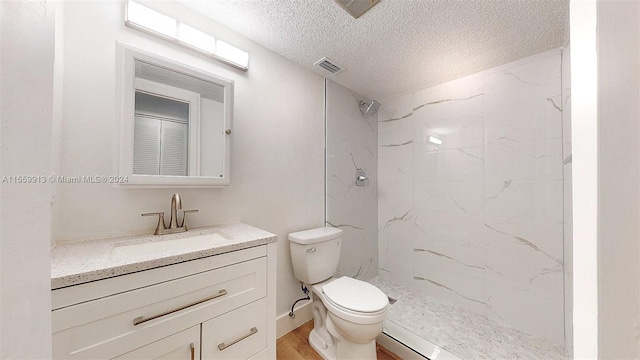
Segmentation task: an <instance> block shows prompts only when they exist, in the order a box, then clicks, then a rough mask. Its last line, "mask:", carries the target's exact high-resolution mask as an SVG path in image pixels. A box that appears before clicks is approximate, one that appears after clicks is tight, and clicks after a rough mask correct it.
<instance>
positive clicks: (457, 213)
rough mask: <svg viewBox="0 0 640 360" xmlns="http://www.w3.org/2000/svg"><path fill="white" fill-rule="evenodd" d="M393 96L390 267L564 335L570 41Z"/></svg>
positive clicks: (383, 170) (488, 312) (444, 295)
mask: <svg viewBox="0 0 640 360" xmlns="http://www.w3.org/2000/svg"><path fill="white" fill-rule="evenodd" d="M382 104H383V108H382V109H381V113H380V115H379V119H380V120H379V123H378V133H379V134H378V168H379V179H378V180H379V187H378V192H379V195H378V196H379V198H378V241H379V244H378V246H379V260H378V270H379V276H381V277H384V278H389V279H390V280H392V281H394V282H396V283H399V284H401V285H408V286H413V287H415V288H418V289H421V290H423V291H424V292H426V293H427V294H429V295H431V296H433V297H436V298H439V299H442V300H444V301H447V302H449V303H453V304H455V305H457V306H460V307H462V308H465V309H467V310H470V311H473V312H476V313H479V314H482V315H485V316H487V317H488V318H491V319H494V320H497V321H499V322H502V323H506V324H508V325H510V326H513V327H515V328H518V329H520V330H523V331H526V332H528V333H530V334H533V335H537V336H541V337H544V338H549V339H551V340H554V341H557V342H559V343H564V314H563V313H564V310H563V307H564V304H563V296H564V293H563V263H564V259H563V157H562V156H563V134H562V132H563V124H562V120H563V119H562V108H561V107H562V105H563V101H562V97H561V52H560V49H557V50H554V51H551V52H547V53H543V54H540V55H536V56H534V57H530V58H527V59H524V60H520V61H517V62H514V63H510V64H507V65H504V66H500V67H498V68H494V69H491V70H488V71H484V72H481V73H478V74H474V75H471V76H467V77H464V78H461V79H457V80H454V81H451V82H448V83H445V84H442V85H438V86H435V87H431V88H428V89H425V90H421V91H417V92H414V93H412V94H408V95H405V96H399V97H396V98H392V99H386V100H383V102H382ZM430 136H433V137H435V138H437V139H440V140H442V144H439V145H438V144H434V143H432V142H430V141H429V137H430Z"/></svg>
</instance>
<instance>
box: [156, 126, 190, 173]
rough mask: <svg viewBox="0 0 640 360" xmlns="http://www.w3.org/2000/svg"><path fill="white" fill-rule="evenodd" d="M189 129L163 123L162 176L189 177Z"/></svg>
mask: <svg viewBox="0 0 640 360" xmlns="http://www.w3.org/2000/svg"><path fill="white" fill-rule="evenodd" d="M188 136H189V127H188V126H187V124H184V123H178V122H173V121H163V122H162V141H161V143H162V149H161V155H160V157H161V159H162V160H161V163H160V174H161V175H176V176H186V175H187V145H188Z"/></svg>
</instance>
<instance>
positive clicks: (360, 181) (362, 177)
mask: <svg viewBox="0 0 640 360" xmlns="http://www.w3.org/2000/svg"><path fill="white" fill-rule="evenodd" d="M368 180H369V179H368V178H367V173H366V172H365V171H364V170H362V169H358V170H356V186H366V185H367V181H368Z"/></svg>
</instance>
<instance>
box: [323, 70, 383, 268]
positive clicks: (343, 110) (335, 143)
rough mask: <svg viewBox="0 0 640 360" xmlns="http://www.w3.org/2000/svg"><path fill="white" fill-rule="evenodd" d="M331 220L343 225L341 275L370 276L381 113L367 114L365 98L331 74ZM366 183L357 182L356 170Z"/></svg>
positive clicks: (328, 146)
mask: <svg viewBox="0 0 640 360" xmlns="http://www.w3.org/2000/svg"><path fill="white" fill-rule="evenodd" d="M325 89H326V93H325V97H326V104H325V106H326V110H325V111H326V132H327V134H326V139H327V140H326V141H327V144H326V222H327V226H334V227H337V228H340V229H342V230H343V231H344V238H343V242H342V252H341V256H340V262H339V264H338V272H337V274H338V275H346V276H351V277H355V278H358V279H363V280H368V279H370V278H372V277H374V276H375V275H376V273H377V267H378V243H377V241H378V240H377V238H378V237H377V235H378V234H377V221H378V194H377V187H378V181H377V178H378V160H377V156H378V151H377V144H378V115H377V113H373V114H367V115H365V114H363V113H362V111H361V110H360V107H359V106H358V101H365V102H368V101H369V99H366V98H364V97H362V96H360V95H358V94H356V93H355V92H353V91H351V90H349V89H348V88H346V87H344V86H342V85H339V84H337V83H335V82H333V81H331V80H326V88H325ZM358 169H362V170H364V171H365V172H366V174H367V177H368V179H369V180H368V183H367V185H366V186H356V185H355V179H356V170H358Z"/></svg>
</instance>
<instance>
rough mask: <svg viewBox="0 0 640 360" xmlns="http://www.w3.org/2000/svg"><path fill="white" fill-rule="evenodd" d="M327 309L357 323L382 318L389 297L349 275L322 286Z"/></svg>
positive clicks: (370, 321) (374, 321)
mask: <svg viewBox="0 0 640 360" xmlns="http://www.w3.org/2000/svg"><path fill="white" fill-rule="evenodd" d="M322 295H323V298H324V303H325V306H326V307H327V309H328V310H329V311H330V312H331V313H333V314H334V315H336V316H339V317H341V318H343V319H345V320H347V321H351V322H353V323H357V324H374V323H377V322H380V321H382V320H384V317H385V316H386V312H387V305H388V304H389V298H388V297H387V296H386V295H385V294H384V293H383V292H382V291H381V290H380V289H378V288H377V287H375V286H373V285H371V284H369V283H367V282H364V281H360V280H356V279H353V278H350V277H346V276H345V277H341V278H339V279H335V280H333V281H330V282H328V283H327V284H325V285H323V286H322Z"/></svg>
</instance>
